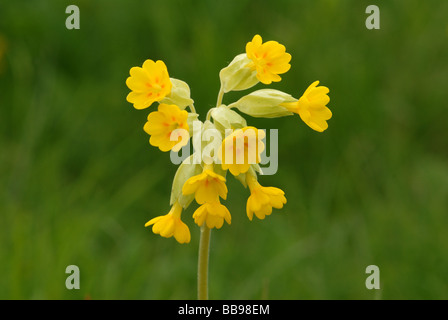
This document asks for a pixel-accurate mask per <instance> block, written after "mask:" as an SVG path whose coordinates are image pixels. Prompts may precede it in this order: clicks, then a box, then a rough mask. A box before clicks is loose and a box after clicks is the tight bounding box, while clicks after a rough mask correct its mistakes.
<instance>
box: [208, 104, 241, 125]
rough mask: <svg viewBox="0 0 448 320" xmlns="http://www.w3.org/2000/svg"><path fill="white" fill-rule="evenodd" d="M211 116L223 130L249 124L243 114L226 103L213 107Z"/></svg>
mask: <svg viewBox="0 0 448 320" xmlns="http://www.w3.org/2000/svg"><path fill="white" fill-rule="evenodd" d="M211 116H212V118H213V120H214V122H215V125H216V127H217V128H218V129H220V130H221V131H222V132H224V131H225V129H241V128H244V127H246V126H247V122H246V120H245V119H244V118H243V117H242V116H241V115H239V114H238V113H237V112H235V111H233V110H230V108H229V107H227V106H225V105H221V106H219V107H217V108H213V109H212V111H211Z"/></svg>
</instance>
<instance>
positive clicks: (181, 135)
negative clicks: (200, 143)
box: [143, 103, 189, 151]
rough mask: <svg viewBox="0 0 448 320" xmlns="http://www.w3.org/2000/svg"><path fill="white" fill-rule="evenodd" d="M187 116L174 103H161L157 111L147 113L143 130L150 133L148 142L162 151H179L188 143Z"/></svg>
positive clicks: (185, 112)
mask: <svg viewBox="0 0 448 320" xmlns="http://www.w3.org/2000/svg"><path fill="white" fill-rule="evenodd" d="M187 118H188V112H187V111H185V110H181V109H179V107H178V106H176V105H172V104H171V105H170V104H164V103H161V104H160V105H159V108H158V111H154V112H151V113H150V114H149V115H148V121H147V122H146V124H145V126H144V127H143V130H145V131H146V132H147V133H148V134H149V135H151V138H150V139H149V143H150V144H151V145H152V146H154V147H159V149H160V150H162V151H169V150H171V149H173V150H174V151H179V150H180V148H181V147H183V146H184V145H186V144H187V143H188V136H189V135H188V129H189V128H188V124H187Z"/></svg>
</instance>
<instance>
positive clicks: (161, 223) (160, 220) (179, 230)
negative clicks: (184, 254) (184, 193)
mask: <svg viewBox="0 0 448 320" xmlns="http://www.w3.org/2000/svg"><path fill="white" fill-rule="evenodd" d="M181 214H182V206H181V205H180V204H179V203H178V202H176V203H174V205H173V206H172V207H171V210H170V211H169V213H168V214H166V215H164V216H158V217H155V218H153V219H151V220H149V221H148V222H147V223H146V224H145V227H149V226H150V225H153V227H152V232H154V233H155V234H160V235H161V236H162V237H164V238H170V237H173V236H174V238H175V239H176V240H177V242H179V243H189V242H190V239H191V235H190V229H188V226H187V225H186V224H185V223H184V222H182V220H181V219H180V217H181Z"/></svg>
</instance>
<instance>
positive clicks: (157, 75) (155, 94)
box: [126, 59, 172, 109]
mask: <svg viewBox="0 0 448 320" xmlns="http://www.w3.org/2000/svg"><path fill="white" fill-rule="evenodd" d="M129 73H130V75H131V76H130V77H128V78H127V79H126V85H127V86H128V88H129V89H131V90H132V91H131V92H130V93H129V94H128V95H127V97H126V100H127V101H128V102H130V103H132V104H133V105H134V108H135V109H145V108H147V107H149V106H150V105H151V104H153V103H154V102H155V101H160V100H162V99H163V98H165V97H166V96H167V95H168V94H169V93H170V92H171V86H172V85H171V80H170V77H169V75H168V70H167V68H166V65H165V63H164V62H163V61H161V60H158V61H156V62H154V61H153V60H150V59H148V60H146V61H145V62H144V63H143V66H142V68H140V67H133V68H131V70H130V72H129Z"/></svg>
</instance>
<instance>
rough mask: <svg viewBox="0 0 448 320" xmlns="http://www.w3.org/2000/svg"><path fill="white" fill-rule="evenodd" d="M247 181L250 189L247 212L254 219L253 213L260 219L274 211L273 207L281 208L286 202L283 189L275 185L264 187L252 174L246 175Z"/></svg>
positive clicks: (250, 218)
mask: <svg viewBox="0 0 448 320" xmlns="http://www.w3.org/2000/svg"><path fill="white" fill-rule="evenodd" d="M246 182H247V185H248V186H249V189H250V196H249V198H248V199H247V204H246V213H247V217H248V218H249V220H251V221H252V218H253V215H254V214H255V216H256V217H257V218H258V219H261V220H262V219H264V218H265V217H266V216H268V215H270V214H271V213H272V208H276V209H281V208H283V205H284V204H285V203H286V197H285V193H284V192H283V190H281V189H279V188H275V187H263V186H262V185H260V183H259V182H258V181H257V177H256V176H255V175H252V174H247V175H246Z"/></svg>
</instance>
